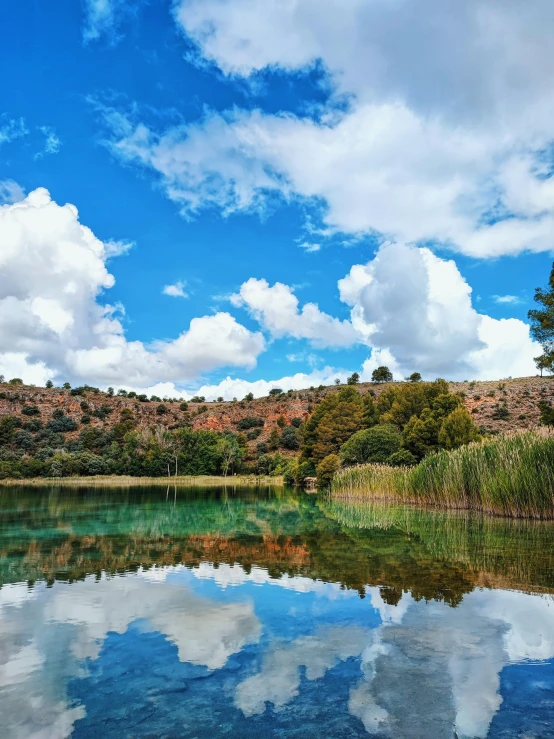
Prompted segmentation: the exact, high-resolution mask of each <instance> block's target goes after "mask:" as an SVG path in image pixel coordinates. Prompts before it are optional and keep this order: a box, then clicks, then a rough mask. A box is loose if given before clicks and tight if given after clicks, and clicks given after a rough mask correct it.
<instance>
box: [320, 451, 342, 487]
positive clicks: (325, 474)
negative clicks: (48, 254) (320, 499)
mask: <svg viewBox="0 0 554 739" xmlns="http://www.w3.org/2000/svg"><path fill="white" fill-rule="evenodd" d="M339 470H340V459H339V457H338V456H337V455H336V454H329V455H328V456H327V457H325V458H324V459H322V460H321V462H320V463H319V464H318V465H317V467H316V476H317V486H318V487H319V488H327V487H329V486H330V485H331V482H332V481H333V477H334V476H335V473H336V472H338V471H339Z"/></svg>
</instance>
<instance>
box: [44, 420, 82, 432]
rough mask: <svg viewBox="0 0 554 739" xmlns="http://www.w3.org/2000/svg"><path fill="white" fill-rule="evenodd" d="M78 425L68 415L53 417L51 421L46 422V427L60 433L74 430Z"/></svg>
mask: <svg viewBox="0 0 554 739" xmlns="http://www.w3.org/2000/svg"><path fill="white" fill-rule="evenodd" d="M78 427H79V426H78V424H77V422H76V421H74V420H73V418H71V417H70V416H62V417H59V418H54V419H53V420H52V421H48V423H47V424H46V428H47V429H50V431H54V432H56V433H60V434H63V433H65V432H66V431H76V430H77V429H78Z"/></svg>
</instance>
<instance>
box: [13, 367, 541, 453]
mask: <svg viewBox="0 0 554 739" xmlns="http://www.w3.org/2000/svg"><path fill="white" fill-rule="evenodd" d="M389 386H390V384H388V383H383V384H375V383H360V384H359V385H358V386H357V387H358V389H359V391H360V392H361V393H362V394H365V393H367V392H370V391H373V392H374V393H375V394H376V395H377V396H379V394H380V393H381V392H383V391H384V390H385V389H386V388H387V387H389ZM450 387H451V391H452V392H459V393H462V394H463V399H464V404H465V405H466V407H467V408H468V410H469V411H470V413H472V414H473V417H474V419H475V423H476V424H477V426H479V427H481V428H482V429H483V430H486V431H489V432H506V431H514V430H523V429H530V428H535V427H536V426H537V425H538V423H539V416H540V411H539V407H538V404H539V402H541V401H547V402H552V401H554V378H540V377H525V378H518V379H507V380H501V381H495V382H452V383H450ZM337 390H338V388H337V387H336V386H331V387H323V386H321V387H319V388H311V389H309V390H299V391H289V392H288V393H283V394H282V395H279V396H277V397H265V398H258V399H255V400H251V401H247V400H241V401H228V402H206V403H204V402H199V403H198V402H197V403H195V402H189V403H181V402H169V401H167V400H162V401H161V402H160V401H152V400H149V401H141V400H138V399H137V398H129V397H122V396H118V395H113V396H110V395H108V394H107V393H103V392H97V391H96V392H95V391H93V390H86V391H83V392H82V393H81V394H78V395H75V394H72V392H73V393H75V390H73V391H71V390H65V389H60V388H49V389H47V388H42V387H34V386H28V385H19V384H16V385H12V384H9V383H3V384H1V385H0V418H1V417H2V416H16V417H19V418H20V419H21V420H22V421H29V420H31V419H33V418H35V419H40V420H41V421H42V422H43V423H44V424H46V423H47V422H48V421H50V420H51V419H52V418H53V416H54V412H55V411H63V413H64V415H66V416H69V417H71V418H72V419H74V421H75V422H76V424H77V430H74V431H71V432H69V433H68V434H67V436H68V438H71V436H77V435H78V434H79V432H80V430H81V429H82V428H83V425H84V424H89V425H90V426H95V427H98V428H104V429H109V428H111V427H112V426H113V425H115V424H116V423H119V422H120V421H121V420H122V418H123V419H124V418H125V413H123V411H124V410H125V409H129V410H130V411H131V412H132V415H133V417H134V419H135V421H136V424H137V426H139V427H141V426H156V425H162V426H164V427H168V428H169V427H176V426H180V425H184V424H188V423H190V424H192V426H193V428H194V429H207V430H208V429H209V430H214V431H232V432H235V433H236V432H237V431H243V432H245V433H246V434H247V435H248V436H249V437H252V438H249V441H248V444H249V446H251V447H252V448H255V446H256V444H257V443H259V442H261V441H267V440H268V439H269V436H270V434H271V431H272V430H273V429H279V426H282V425H283V423H284V424H286V425H289V424H290V423H295V424H299V423H300V420H305V419H306V418H308V417H309V415H310V414H311V413H312V411H313V410H314V408H315V407H316V405H317V403H318V402H320V401H321V400H322V398H324V397H325V396H326V395H327V394H328V393H333V392H337ZM122 413H123V416H122ZM127 413H128V411H127ZM58 415H60V414H58ZM295 419H299V420H295ZM241 422H242V423H241ZM250 423H251V424H252V425H251V426H250V433H248V426H249V424H250ZM252 430H255V433H254V434H253V433H251V432H252Z"/></svg>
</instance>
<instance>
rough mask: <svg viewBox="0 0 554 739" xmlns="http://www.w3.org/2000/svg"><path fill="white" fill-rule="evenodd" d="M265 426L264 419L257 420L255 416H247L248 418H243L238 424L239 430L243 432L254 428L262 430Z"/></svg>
mask: <svg viewBox="0 0 554 739" xmlns="http://www.w3.org/2000/svg"><path fill="white" fill-rule="evenodd" d="M263 425H264V419H263V418H256V417H255V416H246V418H241V419H240V421H238V422H237V428H239V429H240V430H241V431H246V430H247V429H253V428H260V427H262V426H263Z"/></svg>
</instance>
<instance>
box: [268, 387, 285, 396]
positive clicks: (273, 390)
mask: <svg viewBox="0 0 554 739" xmlns="http://www.w3.org/2000/svg"><path fill="white" fill-rule="evenodd" d="M282 394H283V391H282V390H281V388H280V387H274V388H271V390H270V391H269V396H270V397H271V398H276V397H277V396H279V395H282Z"/></svg>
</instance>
